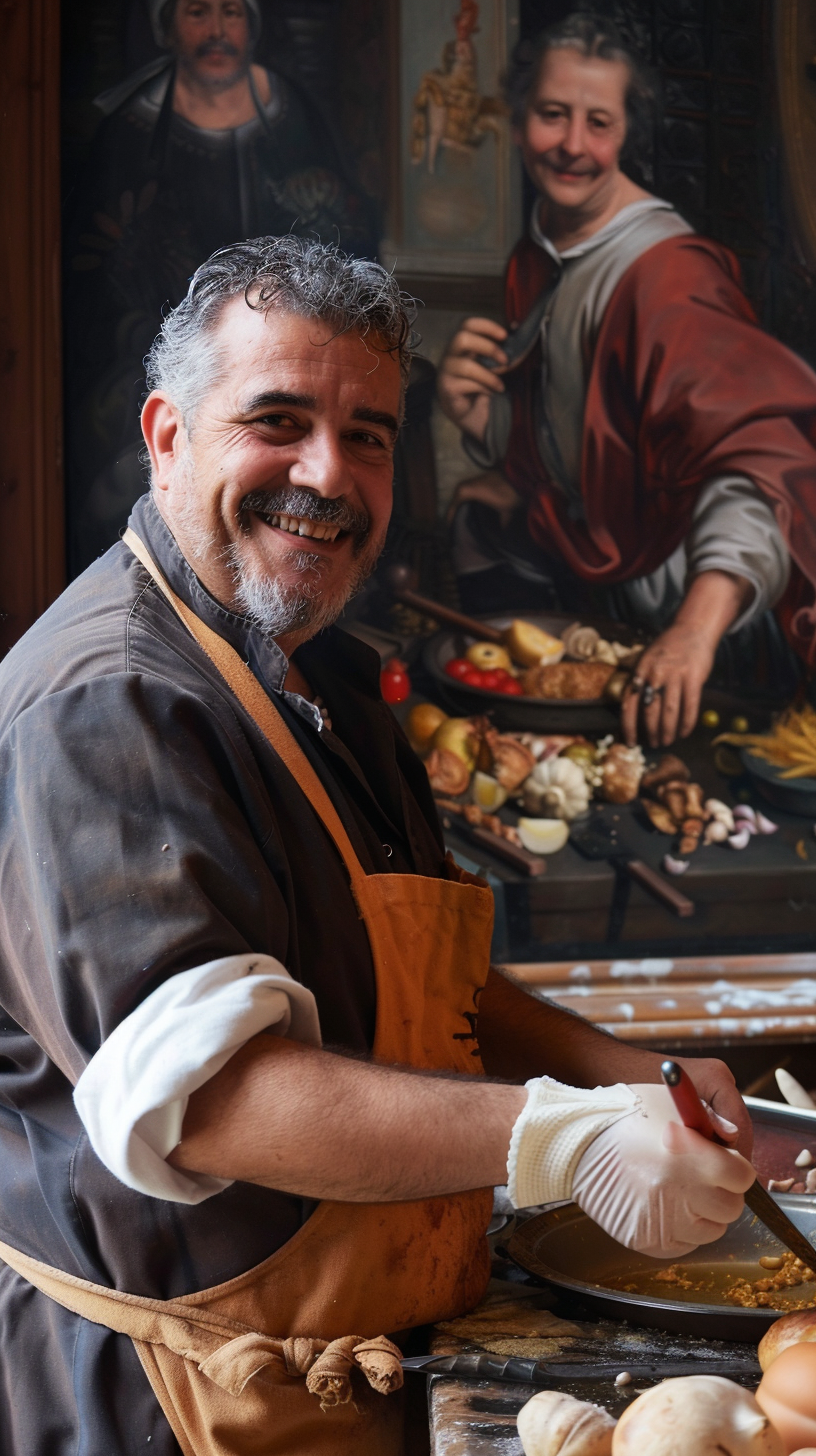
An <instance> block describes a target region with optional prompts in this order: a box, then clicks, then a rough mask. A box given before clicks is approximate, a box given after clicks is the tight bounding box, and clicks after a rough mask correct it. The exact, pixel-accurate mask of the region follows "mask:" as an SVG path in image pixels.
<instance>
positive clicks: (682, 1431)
mask: <svg viewBox="0 0 816 1456" xmlns="http://www.w3.org/2000/svg"><path fill="white" fill-rule="evenodd" d="M792 1449H793V1448H792V1447H791V1446H788V1445H786V1444H785V1442H784V1439H783V1437H782V1435H781V1434H780V1432H779V1431H777V1429H776V1428H775V1426H774V1425H773V1423H772V1421H771V1420H770V1419H769V1417H768V1414H767V1412H766V1411H764V1410H763V1409H762V1407H761V1405H760V1403H759V1400H758V1399H757V1398H755V1397H754V1396H753V1395H752V1394H751V1392H750V1390H744V1389H743V1387H742V1386H741V1385H737V1384H736V1382H735V1381H733V1380H726V1379H724V1377H723V1376H722V1375H684V1376H678V1377H676V1378H675V1379H672V1380H662V1381H661V1382H660V1384H659V1385H654V1386H652V1388H651V1390H644V1391H643V1393H642V1394H641V1395H639V1396H638V1398H637V1400H634V1401H633V1402H632V1404H631V1405H630V1406H627V1408H626V1410H625V1411H624V1413H623V1415H622V1416H621V1418H620V1420H619V1421H618V1424H617V1425H616V1427H615V1430H614V1434H613V1437H612V1456H717V1453H722V1456H786V1453H787V1452H789V1451H791V1450H792Z"/></svg>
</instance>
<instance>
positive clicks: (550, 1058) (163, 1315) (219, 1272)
mask: <svg viewBox="0 0 816 1456" xmlns="http://www.w3.org/2000/svg"><path fill="white" fill-rule="evenodd" d="M409 334H410V315H409V313H408V312H407V311H406V306H405V301H404V299H403V298H402V297H401V295H400V293H399V289H398V287H397V285H396V283H395V281H394V279H393V278H392V277H391V276H390V275H389V274H388V273H386V272H385V271H384V270H383V269H381V268H380V267H379V266H378V265H376V264H373V263H365V262H361V261H355V260H353V259H351V258H348V257H346V256H345V255H343V254H342V253H340V252H339V251H338V250H337V249H335V248H327V247H323V246H322V245H320V244H319V243H315V242H303V241H300V240H298V239H296V238H292V237H287V238H282V239H276V238H261V239H258V240H256V241H254V242H248V243H245V244H240V245H237V246H236V247H234V248H230V249H227V250H225V251H224V252H222V253H219V254H216V255H215V256H214V257H213V258H212V259H210V261H209V262H208V263H206V264H204V265H203V266H202V267H201V268H200V269H199V270H198V271H197V273H196V274H195V276H194V277H193V279H192V282H191V284H190V289H189V292H188V294H187V297H186V298H185V299H184V301H183V302H182V303H181V304H180V305H179V307H178V308H176V309H175V310H173V311H172V312H171V313H169V315H168V317H167V318H166V319H165V322H164V327H163V329H162V334H161V336H160V337H159V339H158V340H157V341H156V343H155V345H154V348H153V350H152V352H151V356H150V360H149V370H150V383H151V385H152V389H151V392H150V395H149V396H148V399H147V402H146V404H145V406H144V411H143V427H144V434H145V440H146V442H147V448H148V451H149V454H150V462H151V474H152V488H151V492H150V495H148V496H144V497H142V499H141V500H140V501H139V502H138V503H137V505H136V507H135V509H134V511H133V513H132V516H131V519H130V525H129V527H128V530H127V532H126V534H125V537H124V540H123V541H121V542H119V543H118V544H117V545H116V546H115V547H113V548H112V549H111V550H110V551H109V552H108V553H107V554H106V555H105V556H104V557H102V558H101V559H100V560H99V561H97V562H96V563H95V564H94V565H93V566H92V567H90V568H89V569H88V571H86V572H85V573H84V575H83V576H81V577H80V578H79V579H78V580H77V581H76V582H74V583H73V584H72V586H70V587H69V588H68V590H67V591H66V592H65V593H64V595H63V596H62V597H61V598H60V600H59V601H58V602H56V603H55V604H54V606H53V607H52V608H51V609H50V610H49V611H48V612H47V613H46V614H45V616H44V617H43V618H42V619H41V621H40V622H39V623H38V624H36V626H35V627H34V628H33V629H32V630H31V631H30V632H29V633H28V634H27V636H26V637H25V638H24V639H23V640H22V641H21V642H20V643H19V644H18V645H17V646H16V647H15V648H14V650H13V651H12V652H11V653H10V654H9V656H8V657H7V658H6V660H5V661H4V663H3V665H2V668H0V876H1V878H0V907H2V908H1V910H0V1014H1V1015H2V1020H1V1021H0V1035H2V1058H0V1259H2V1260H3V1261H4V1262H3V1263H2V1264H0V1356H1V1357H2V1365H3V1375H4V1378H3V1382H2V1388H1V1389H0V1448H1V1449H2V1451H3V1453H4V1456H76V1453H77V1452H78V1451H81V1452H83V1453H87V1456H130V1453H133V1452H136V1451H139V1452H141V1451H146V1450H150V1452H152V1453H154V1456H178V1453H179V1452H183V1453H184V1456H262V1453H263V1456H320V1453H325V1456H345V1453H348V1456H351V1453H354V1456H360V1453H362V1456H400V1453H402V1452H403V1451H405V1450H406V1449H411V1450H412V1449H413V1448H406V1446H405V1435H404V1428H403V1398H402V1396H401V1394H400V1393H399V1390H398V1389H397V1387H399V1385H400V1367H399V1360H398V1353H399V1352H398V1350H397V1349H396V1347H392V1346H391V1345H390V1344H389V1343H388V1342H387V1341H383V1339H382V1338H381V1337H383V1336H386V1335H394V1336H395V1337H397V1338H399V1337H400V1336H401V1334H404V1333H405V1332H407V1331H409V1330H411V1329H413V1328H414V1327H416V1326H418V1325H423V1324H427V1323H431V1322H433V1321H435V1320H439V1319H447V1318H451V1317H454V1316H456V1315H458V1314H461V1313H463V1312H464V1311H465V1310H467V1309H469V1308H471V1307H472V1306H473V1305H474V1304H475V1303H476V1302H477V1301H478V1299H479V1298H480V1296H481V1294H482V1293H483V1291H484V1288H485V1285H486V1281H487V1277H488V1272H489V1267H488V1254H487V1243H486V1239H485V1230H486V1227H487V1224H488V1221H489V1218H490V1214H491V1208H492V1188H493V1185H494V1184H497V1183H504V1182H505V1181H506V1180H507V1179H508V1177H509V1187H510V1193H511V1196H512V1197H513V1198H514V1200H515V1201H516V1203H518V1204H535V1203H538V1202H542V1201H545V1200H547V1199H556V1198H562V1197H564V1198H565V1197H570V1196H573V1197H575V1198H576V1199H577V1200H578V1201H579V1202H580V1204H581V1206H582V1207H583V1208H584V1209H585V1210H586V1211H587V1212H588V1213H589V1214H590V1216H591V1217H593V1218H595V1219H597V1221H598V1222H599V1223H601V1224H602V1225H603V1226H604V1227H605V1228H607V1229H608V1230H609V1231H610V1232H611V1233H612V1234H613V1235H614V1236H615V1237H616V1238H618V1239H619V1240H620V1241H621V1242H623V1243H625V1244H627V1245H628V1246H630V1247H636V1248H639V1249H644V1250H646V1251H647V1252H650V1253H653V1254H657V1253H675V1254H681V1253H683V1252H685V1251H687V1250H688V1249H690V1248H691V1247H693V1246H694V1245H696V1244H698V1243H701V1242H708V1241H710V1240H712V1239H715V1238H717V1237H718V1236H719V1235H720V1234H721V1233H722V1232H723V1230H724V1228H725V1225H726V1224H727V1223H728V1222H729V1221H730V1220H732V1219H733V1218H735V1217H737V1215H738V1214H739V1212H740V1210H741V1207H742V1193H743V1191H744V1190H745V1188H747V1187H748V1185H749V1183H750V1182H751V1181H752V1179H753V1170H752V1169H751V1167H750V1165H749V1164H748V1163H747V1162H746V1160H745V1158H744V1157H743V1156H742V1155H741V1152H739V1151H737V1150H736V1148H729V1149H727V1148H723V1147H720V1146H715V1145H714V1144H713V1143H708V1142H706V1141H705V1140H704V1139H703V1138H702V1137H700V1136H699V1134H697V1133H694V1132H689V1131H687V1130H686V1129H684V1128H681V1127H679V1126H678V1125H677V1124H676V1123H674V1122H673V1121H672V1120H671V1104H670V1102H669V1098H668V1094H667V1092H666V1091H665V1089H664V1088H663V1087H662V1086H660V1085H655V1084H656V1083H659V1077H660V1073H659V1065H660V1059H659V1057H657V1056H656V1055H653V1054H651V1053H645V1052H638V1051H633V1050H630V1049H629V1048H627V1047H625V1046H623V1045H622V1044H620V1043H618V1042H616V1041H614V1040H613V1039H612V1038H611V1037H607V1036H605V1035H604V1034H602V1033H601V1032H599V1031H597V1030H595V1029H594V1028H593V1027H591V1026H590V1025H588V1024H587V1023H586V1022H583V1021H581V1020H580V1019H578V1018H577V1017H573V1016H571V1015H569V1014H568V1013H566V1012H562V1011H560V1010H559V1009H558V1008H557V1007H555V1006H553V1005H549V1004H547V1003H544V1002H538V1001H534V1000H533V999H532V998H531V997H529V996H528V995H526V994H525V993H524V991H523V990H522V989H521V988H520V987H518V986H517V985H516V984H515V983H514V982H512V981H510V980H508V979H506V978H505V977H503V976H501V975H499V974H498V973H497V972H495V971H491V970H490V967H489V953H490V936H491V925H492V914H493V906H492V897H491V894H490V892H489V890H488V889H487V887H486V886H485V885H484V884H482V882H480V881H476V880H474V879H473V877H471V876H468V875H467V874H465V873H464V871H461V870H458V869H457V867H456V866H455V865H454V864H453V862H452V861H451V860H446V858H445V854H444V849H443V845H442V842H441V838H440V833H439V825H438V821H437V818H436V814H435V810H434V805H433V801H432V798H431V795H430V789H429V785H428V780H427V777H426V775H425V772H424V769H423V767H422V765H421V764H420V763H419V761H418V760H417V759H416V758H415V757H414V756H413V754H412V753H411V751H410V749H409V747H408V744H407V742H406V740H405V738H404V737H403V735H402V733H401V732H400V730H399V729H398V727H397V725H396V722H395V720H394V718H393V716H392V715H391V713H390V711H389V710H388V708H386V706H385V704H384V703H383V701H382V699H381V697H380V694H379V687H378V682H379V660H378V659H377V657H376V655H375V654H374V653H372V652H371V651H370V650H369V649H368V648H365V647H363V646H362V644H360V643H358V642H356V641H355V640H354V639H353V638H351V637H349V636H347V635H346V634H345V633H344V632H342V631H341V630H339V629H338V628H337V627H335V626H332V625H331V623H332V622H333V621H334V619H335V618H336V617H337V615H338V614H339V612H340V611H341V610H342V607H343V605H344V603H345V602H346V601H347V599H348V597H349V595H350V594H351V593H352V592H353V591H354V589H355V587H356V586H357V585H358V584H359V582H360V581H361V580H362V578H363V577H364V576H365V574H366V572H367V571H369V570H370V569H371V567H372V565H373V563H374V561H375V559H376V556H377V553H378V551H379V549H380V547H381V545H382V542H383V538H384V534H385V530H386V526H387V523H388V516H389V511H390V506H391V475H392V454H393V448H394V441H395V437H396V434H397V430H398V425H399V419H400V414H401V408H402V391H403V387H404V382H405V378H406V373H407V368H408V364H409ZM318 697H319V698H320V699H322V701H323V703H324V704H325V710H326V711H327V715H328V719H329V720H330V722H331V727H329V726H328V721H327V719H326V718H324V716H323V715H322V714H321V711H320V710H319V708H318V706H317V703H316V699H317V698H318ZM483 1068H484V1069H485V1070H486V1071H487V1072H488V1073H490V1074H491V1075H492V1076H493V1077H495V1078H505V1079H507V1080H495V1081H490V1080H488V1079H487V1078H485V1077H484V1076H482V1075H481V1073H482V1070H483ZM689 1070H690V1072H691V1074H692V1075H693V1077H694V1080H695V1082H696V1084H697V1086H698V1088H699V1090H700V1091H701V1093H702V1094H703V1095H704V1096H706V1097H707V1099H708V1100H709V1102H711V1103H712V1104H713V1106H714V1107H715V1108H716V1109H718V1111H719V1112H720V1113H721V1114H724V1115H725V1116H726V1117H728V1118H731V1119H733V1123H723V1122H720V1123H719V1124H718V1127H719V1130H720V1131H721V1132H722V1133H723V1135H724V1136H725V1137H726V1138H727V1139H729V1140H731V1141H732V1142H738V1144H739V1147H740V1148H741V1149H742V1151H743V1152H747V1151H748V1150H749V1148H750V1130H749V1124H748V1119H747V1116H746V1113H745V1109H744V1107H743V1105H742V1102H741V1099H740V1098H739V1096H738V1095H737V1093H736V1090H735V1088H734V1083H733V1078H731V1077H730V1074H729V1073H728V1071H727V1069H726V1068H724V1067H723V1066H722V1065H721V1064H719V1063H717V1062H711V1061H703V1060H695V1061H693V1062H691V1063H690V1064H689ZM544 1073H548V1074H549V1075H542V1074H544ZM440 1074H447V1075H440ZM552 1077H558V1078H560V1079H562V1080H561V1081H560V1082H556V1081H553V1080H551V1078H552ZM525 1078H528V1079H530V1080H528V1082H527V1085H526V1086H523V1085H521V1083H522V1082H523V1081H524V1079H525ZM599 1080H600V1082H601V1083H603V1084H604V1085H602V1086H595V1084H596V1083H597V1082H598V1081H599ZM588 1087H591V1088H594V1090H592V1091H588V1090H585V1089H587V1088H588ZM733 1124H736V1126H735V1125H733ZM327 1347H328V1348H327ZM366 1370H368V1371H369V1376H366V1374H365V1373H364V1372H365V1371H366ZM349 1381H351V1382H352V1383H351V1384H350V1383H349ZM417 1394H418V1398H419V1396H420V1395H421V1391H419V1390H418V1391H417ZM351 1396H353V1399H351V1398H350V1397H351ZM420 1449H421V1447H420Z"/></svg>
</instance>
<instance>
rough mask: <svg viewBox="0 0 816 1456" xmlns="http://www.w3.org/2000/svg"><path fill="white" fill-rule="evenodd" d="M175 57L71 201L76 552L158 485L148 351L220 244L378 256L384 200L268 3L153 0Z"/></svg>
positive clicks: (103, 537) (131, 99)
mask: <svg viewBox="0 0 816 1456" xmlns="http://www.w3.org/2000/svg"><path fill="white" fill-rule="evenodd" d="M149 12H150V18H151V23H152V26H153V33H154V37H155V40H156V43H157V45H158V46H159V47H161V52H162V53H161V55H159V56H158V57H157V59H156V60H154V61H151V62H149V63H148V64H147V65H145V66H143V67H142V68H141V69H140V70H139V71H137V72H135V73H134V74H132V75H130V76H128V77H126V78H125V79H124V80H123V81H122V82H120V83H119V84H118V85H116V86H114V87H112V88H111V89H110V90H108V91H106V92H104V93H103V94H102V95H101V96H99V97H97V98H96V103H95V105H96V107H97V109H98V110H99V111H101V112H102V116H103V119H102V121H101V124H100V126H99V130H98V132H97V134H96V136H95V138H94V142H93V146H92V149H91V154H90V157H89V159H88V163H87V166H86V168H85V171H84V174H83V177H82V178H81V179H80V180H79V181H78V183H77V186H76V188H72V189H71V192H70V197H69V216H68V228H67V234H68V235H67V242H66V281H65V300H66V324H67V327H66V356H65V372H66V385H67V391H68V404H69V407H68V409H67V411H66V430H67V474H68V536H69V559H70V564H71V567H72V568H73V569H74V570H80V569H81V568H82V567H84V566H86V565H87V564H88V562H89V561H92V560H93V558H94V557H95V556H96V555H98V553H99V552H100V551H103V550H105V549H106V548H107V547H108V546H109V545H110V544H111V542H112V541H113V540H115V538H116V533H117V531H118V530H119V529H120V528H121V527H122V526H123V525H124V523H125V521H126V520H127V517H128V512H129V511H130V508H131V506H132V504H133V502H134V500H135V499H136V498H137V496H138V495H139V494H140V493H141V490H142V488H143V475H142V469H141V465H140V461H139V452H140V450H141V436H140V432H139V405H140V400H141V396H142V393H143V388H144V370H143V367H142V360H143V359H144V356H145V354H146V353H147V350H148V349H149V347H150V343H151V340H152V339H153V337H154V335H155V333H156V330H157V329H158V327H159V324H160V322H161V317H162V310H163V309H164V308H165V307H166V305H167V304H168V303H169V304H170V305H171V306H172V305H174V304H176V303H178V302H179V301H180V299H181V298H182V297H183V296H184V293H185V291H186V288H187V283H188V281H189V279H190V276H191V274H192V273H193V272H194V270H195V269H196V268H197V267H198V265H199V263H200V262H201V261H202V260H203V259H204V258H207V257H209V256H210V254H211V253H212V252H214V251H215V249H216V248H221V247H225V246H226V245H227V244H228V243H232V242H237V241H240V240H241V239H243V238H252V237H257V236H259V235H261V234H282V233H287V232H289V231H293V232H295V233H298V234H300V235H303V236H307V235H308V236H312V237H315V236H316V237H320V238H323V239H324V240H326V241H329V240H335V241H339V242H340V244H341V246H343V247H344V248H346V249H348V250H349V251H350V252H353V253H357V254H361V255H367V256H372V257H373V256H374V255H375V250H376V243H377V239H376V227H375V225H374V219H373V215H372V207H371V203H370V200H369V199H366V198H365V197H364V196H363V194H362V193H361V191H360V190H359V188H357V187H356V186H355V185H354V184H353V183H352V182H351V181H350V180H349V177H348V176H347V174H346V170H345V168H344V164H343V160H342V158H341V156H340V154H339V151H338V145H337V139H336V137H335V136H334V134H333V132H332V130H331V127H330V125H329V123H328V122H327V119H326V118H325V117H324V116H323V115H322V113H321V111H320V110H319V109H318V105H317V104H316V102H315V99H314V98H313V97H312V96H311V95H310V94H309V93H308V92H307V91H306V90H305V89H304V87H303V86H302V85H300V84H299V82H298V80H297V79H296V78H295V77H290V76H286V75H284V74H282V71H281V70H280V69H275V68H274V67H270V66H264V65H260V64H259V63H258V61H257V60H256V59H255V53H256V50H257V47H258V44H259V41H260V40H261V39H262V35H263V32H262V20H263V14H262V9H261V5H260V3H259V0H150V4H149Z"/></svg>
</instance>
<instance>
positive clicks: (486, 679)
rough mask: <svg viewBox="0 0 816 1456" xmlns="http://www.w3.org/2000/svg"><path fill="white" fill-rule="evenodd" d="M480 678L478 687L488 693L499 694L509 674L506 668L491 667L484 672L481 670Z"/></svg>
mask: <svg viewBox="0 0 816 1456" xmlns="http://www.w3.org/2000/svg"><path fill="white" fill-rule="evenodd" d="M480 676H481V679H482V680H481V682H480V684H479V686H480V687H482V688H485V689H486V690H487V691H488V692H490V693H500V692H502V690H503V684H504V682H505V680H506V679H507V678H508V677H509V673H508V671H507V668H506V667H491V668H488V669H486V670H485V669H483V670H482V672H481V674H480Z"/></svg>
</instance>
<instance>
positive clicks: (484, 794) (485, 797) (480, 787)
mask: <svg viewBox="0 0 816 1456" xmlns="http://www.w3.org/2000/svg"><path fill="white" fill-rule="evenodd" d="M470 794H471V798H472V799H473V802H474V804H478V805H479V808H480V809H484V811H485V813H486V814H495V813H496V810H497V809H500V808H501V806H502V804H503V803H504V802H505V799H506V798H507V790H506V789H505V788H504V787H503V786H502V785H501V784H500V783H499V781H498V779H494V778H493V775H492V774H486V773H482V772H481V770H480V769H477V771H476V773H475V774H474V775H473V783H472V784H471V786H470Z"/></svg>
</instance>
